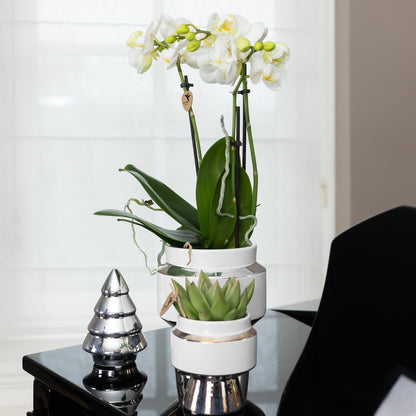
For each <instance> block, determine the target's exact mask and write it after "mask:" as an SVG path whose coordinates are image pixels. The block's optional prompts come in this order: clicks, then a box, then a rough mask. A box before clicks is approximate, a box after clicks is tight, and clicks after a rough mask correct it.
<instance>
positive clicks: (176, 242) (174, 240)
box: [94, 209, 202, 247]
mask: <svg viewBox="0 0 416 416" xmlns="http://www.w3.org/2000/svg"><path fill="white" fill-rule="evenodd" d="M94 215H104V216H109V217H117V218H119V221H127V222H130V223H132V224H135V225H139V226H141V227H143V228H145V229H146V230H148V231H150V232H152V233H153V234H155V235H157V236H158V237H159V238H161V239H162V240H163V241H165V242H166V243H168V244H169V245H171V246H174V247H182V246H183V245H184V244H185V243H186V242H187V241H189V242H190V243H191V244H192V246H194V247H200V246H201V243H202V242H201V237H200V235H199V234H197V233H196V232H194V231H191V230H167V229H165V228H162V227H159V226H158V225H156V224H153V223H151V222H149V221H146V220H144V219H143V218H140V217H137V216H136V215H133V214H130V213H129V212H126V211H120V210H116V209H106V210H101V211H97V212H95V213H94ZM124 218H127V219H124Z"/></svg>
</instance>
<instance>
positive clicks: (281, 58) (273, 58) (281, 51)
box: [263, 42, 290, 68]
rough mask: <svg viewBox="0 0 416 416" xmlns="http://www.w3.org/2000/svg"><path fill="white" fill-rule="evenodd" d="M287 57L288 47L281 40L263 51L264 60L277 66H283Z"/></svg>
mask: <svg viewBox="0 0 416 416" xmlns="http://www.w3.org/2000/svg"><path fill="white" fill-rule="evenodd" d="M289 57H290V51H289V47H288V46H287V45H286V44H285V43H282V42H276V47H275V48H274V49H273V50H272V51H270V52H264V53H263V59H264V61H265V62H267V63H269V64H272V65H274V66H276V67H278V68H283V67H284V66H285V64H286V62H287V61H288V59H289Z"/></svg>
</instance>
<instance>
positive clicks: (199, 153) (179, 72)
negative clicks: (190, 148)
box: [176, 58, 202, 164]
mask: <svg viewBox="0 0 416 416" xmlns="http://www.w3.org/2000/svg"><path fill="white" fill-rule="evenodd" d="M176 68H177V69H178V74H179V78H180V79H181V84H184V83H185V78H184V76H183V72H182V67H181V63H180V61H179V58H178V61H177V62H176ZM183 91H184V92H186V91H187V89H186V87H183ZM189 115H190V117H191V122H192V127H193V129H194V134H195V142H196V151H197V156H198V161H199V164H201V161H202V153H201V144H200V142H199V134H198V127H197V126H196V120H195V114H194V110H193V109H192V106H191V108H190V109H189Z"/></svg>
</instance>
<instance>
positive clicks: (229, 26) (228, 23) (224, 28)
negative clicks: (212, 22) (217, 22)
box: [218, 19, 233, 33]
mask: <svg viewBox="0 0 416 416" xmlns="http://www.w3.org/2000/svg"><path fill="white" fill-rule="evenodd" d="M218 31H219V32H227V33H232V31H233V22H232V20H227V19H225V20H224V21H223V22H222V24H221V26H220V27H219V28H218Z"/></svg>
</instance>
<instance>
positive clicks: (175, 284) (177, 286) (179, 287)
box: [171, 279, 188, 298]
mask: <svg viewBox="0 0 416 416" xmlns="http://www.w3.org/2000/svg"><path fill="white" fill-rule="evenodd" d="M171 282H172V285H173V287H174V288H175V289H176V290H177V291H178V293H179V296H181V297H182V296H183V297H186V298H187V297H188V294H187V293H186V290H185V288H184V287H183V286H182V285H181V284H180V283H178V282H177V281H176V280H173V279H172V280H171Z"/></svg>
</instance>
